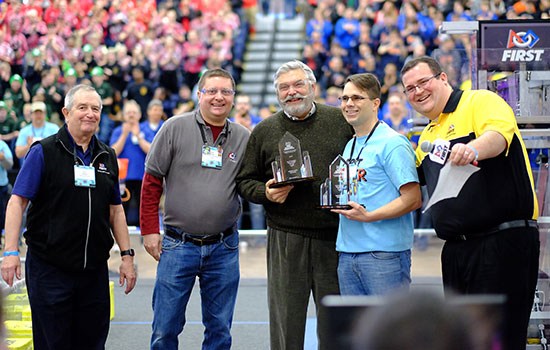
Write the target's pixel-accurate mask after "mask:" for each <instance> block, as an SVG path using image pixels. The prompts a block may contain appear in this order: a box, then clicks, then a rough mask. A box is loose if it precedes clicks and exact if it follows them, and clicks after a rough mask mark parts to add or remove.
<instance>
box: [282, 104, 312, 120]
mask: <svg viewBox="0 0 550 350" xmlns="http://www.w3.org/2000/svg"><path fill="white" fill-rule="evenodd" d="M316 111H317V106H316V105H315V102H313V103H312V107H311V109H310V110H309V113H308V114H307V115H306V116H305V117H304V119H302V120H305V119H307V118H309V117H311V116H312V115H313V113H315V112H316ZM283 112H284V114H285V115H286V116H287V118H289V119H290V120H300V118H298V117H294V116H292V115H290V114H288V113H287V112H286V111H284V110H283Z"/></svg>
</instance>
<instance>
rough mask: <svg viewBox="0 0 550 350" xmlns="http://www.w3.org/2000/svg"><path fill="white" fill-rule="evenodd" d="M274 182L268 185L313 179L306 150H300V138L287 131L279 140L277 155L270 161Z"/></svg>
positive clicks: (283, 184) (314, 178)
mask: <svg viewBox="0 0 550 350" xmlns="http://www.w3.org/2000/svg"><path fill="white" fill-rule="evenodd" d="M271 170H272V171H273V178H274V179H275V183H273V184H271V186H270V187H274V188H276V187H282V186H286V185H290V184H293V183H297V182H305V181H313V180H316V179H317V177H314V176H313V171H312V170H311V159H310V157H309V153H308V152H307V151H304V152H302V148H301V146H300V140H298V139H297V138H296V137H295V136H294V135H292V134H291V133H289V132H288V131H287V132H286V133H285V134H284V135H283V137H282V138H281V140H280V141H279V156H278V157H275V160H274V161H273V162H271Z"/></svg>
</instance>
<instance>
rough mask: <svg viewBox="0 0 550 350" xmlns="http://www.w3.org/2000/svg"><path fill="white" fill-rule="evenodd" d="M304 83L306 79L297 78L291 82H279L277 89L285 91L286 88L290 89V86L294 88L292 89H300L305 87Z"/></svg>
mask: <svg viewBox="0 0 550 350" xmlns="http://www.w3.org/2000/svg"><path fill="white" fill-rule="evenodd" d="M306 85H307V80H298V81H295V82H294V83H292V84H285V83H283V84H279V86H277V90H279V91H280V92H287V91H288V90H290V87H291V86H292V87H293V88H294V90H302V89H304V88H305V87H306Z"/></svg>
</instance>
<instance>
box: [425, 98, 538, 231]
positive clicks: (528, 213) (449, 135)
mask: <svg viewBox="0 0 550 350" xmlns="http://www.w3.org/2000/svg"><path fill="white" fill-rule="evenodd" d="M489 130H493V131H497V132H498V133H500V134H501V135H502V136H504V138H505V139H506V142H507V149H506V150H505V151H503V152H502V153H501V154H500V155H498V156H497V157H495V158H491V159H486V160H482V161H479V167H480V169H481V170H480V171H478V172H476V173H474V174H473V175H472V176H471V177H470V179H468V181H467V182H466V183H465V184H464V187H463V188H462V190H461V191H460V193H459V195H458V197H456V198H449V199H445V200H442V201H440V202H438V203H436V204H435V205H433V206H432V207H431V208H430V212H431V215H432V219H433V225H434V228H435V230H436V232H437V235H438V236H439V237H441V238H444V239H445V238H454V237H456V235H466V236H467V235H468V234H473V233H478V232H484V231H486V230H488V229H490V228H492V227H495V226H497V225H499V224H501V223H503V222H507V221H512V220H518V219H536V218H537V217H538V205H537V199H536V195H535V191H534V185H533V175H532V173H531V166H530V164H529V158H528V156H527V151H526V150H525V145H524V144H523V140H522V139H521V135H520V134H519V130H518V127H517V123H516V119H515V117H514V113H513V111H512V109H511V108H510V106H508V104H507V103H506V102H505V101H504V100H503V99H502V98H500V97H499V96H498V95H497V94H495V93H493V92H491V91H488V90H473V91H460V90H454V91H453V93H452V94H451V97H450V98H449V101H448V102H447V104H446V106H445V108H444V110H443V113H441V115H440V116H439V118H437V119H436V120H435V121H432V122H431V123H430V124H429V125H428V126H427V127H426V128H425V129H424V131H423V132H422V135H421V136H420V140H419V144H421V143H422V142H424V141H430V142H432V143H433V142H434V141H435V140H437V139H442V140H448V141H449V142H450V148H452V146H453V145H454V144H456V143H468V142H470V141H471V140H473V139H475V138H477V137H479V136H480V135H482V134H483V133H484V132H486V131H489ZM427 155H428V154H427V153H425V152H423V151H422V150H421V148H420V147H418V148H417V149H416V166H417V168H418V175H419V178H420V182H421V184H425V185H427V188H428V193H429V194H430V195H431V194H432V193H433V191H434V189H435V186H436V184H437V180H438V177H439V171H440V170H441V168H442V167H443V164H439V163H437V162H434V161H432V160H431V159H430V157H428V156H427Z"/></svg>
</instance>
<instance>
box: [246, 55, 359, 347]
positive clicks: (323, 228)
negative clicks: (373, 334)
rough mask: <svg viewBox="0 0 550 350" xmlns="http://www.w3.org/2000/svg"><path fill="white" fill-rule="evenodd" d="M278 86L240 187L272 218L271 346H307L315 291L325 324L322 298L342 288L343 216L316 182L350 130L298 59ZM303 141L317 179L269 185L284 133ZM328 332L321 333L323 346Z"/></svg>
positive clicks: (284, 69)
mask: <svg viewBox="0 0 550 350" xmlns="http://www.w3.org/2000/svg"><path fill="white" fill-rule="evenodd" d="M274 85H275V89H276V91H277V98H278V101H279V104H280V105H281V107H282V108H283V110H282V111H279V112H277V113H275V114H274V115H272V116H271V117H269V118H267V119H266V120H264V121H262V122H261V123H259V124H258V125H257V126H256V127H255V128H254V130H253V131H252V134H251V135H250V139H249V141H248V145H247V149H246V153H245V158H244V160H243V165H242V168H241V171H240V173H239V175H238V176H237V186H238V191H239V193H240V195H241V196H242V197H243V198H245V199H246V200H248V201H251V202H254V203H260V204H263V205H264V208H265V211H266V217H267V226H268V228H267V277H268V301H269V325H270V326H269V327H270V340H271V349H273V350H281V349H302V348H303V345H304V332H305V324H306V312H307V306H308V301H309V297H310V293H312V292H313V298H314V300H315V305H316V307H317V321H318V327H319V329H321V330H322V329H324V328H325V327H327V321H328V319H327V315H326V314H325V312H324V310H323V309H321V308H320V307H319V306H320V300H321V299H322V298H323V296H325V295H327V294H339V289H338V277H337V273H336V269H337V266H338V255H337V253H336V249H335V241H336V233H337V229H338V217H337V216H336V215H334V214H332V213H330V212H329V211H322V210H318V209H315V206H316V205H319V186H320V184H321V182H322V181H324V179H325V178H327V177H328V167H329V164H330V163H331V162H332V161H333V160H334V158H336V156H337V155H338V154H340V152H342V150H343V149H344V146H345V145H346V143H347V141H348V140H349V139H351V137H352V135H353V129H352V128H351V127H350V125H349V124H348V123H347V122H346V120H345V119H344V117H343V116H342V113H341V111H340V109H339V108H335V107H329V106H326V105H321V104H315V103H314V102H313V99H314V93H315V85H316V80H315V76H314V75H313V72H312V71H311V69H310V68H309V67H308V66H306V65H305V64H303V63H302V62H299V61H291V62H287V63H285V64H283V65H282V66H281V67H280V68H279V69H278V70H277V73H275V82H274ZM287 131H288V132H289V133H291V134H292V135H294V136H295V137H296V138H298V139H299V140H300V144H301V148H302V151H308V152H309V154H310V157H311V166H312V169H313V175H314V176H315V177H318V178H319V180H316V181H312V182H303V183H297V184H295V185H288V186H284V187H279V188H271V187H270V185H271V184H272V183H273V182H274V179H273V173H272V169H271V162H272V161H274V160H275V157H276V156H278V155H279V148H278V144H279V141H280V140H281V138H282V137H283V135H284V134H285V132H287ZM324 333H326V332H318V336H319V345H320V346H319V348H320V349H326V348H327V342H326V340H325V339H323V334H324Z"/></svg>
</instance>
